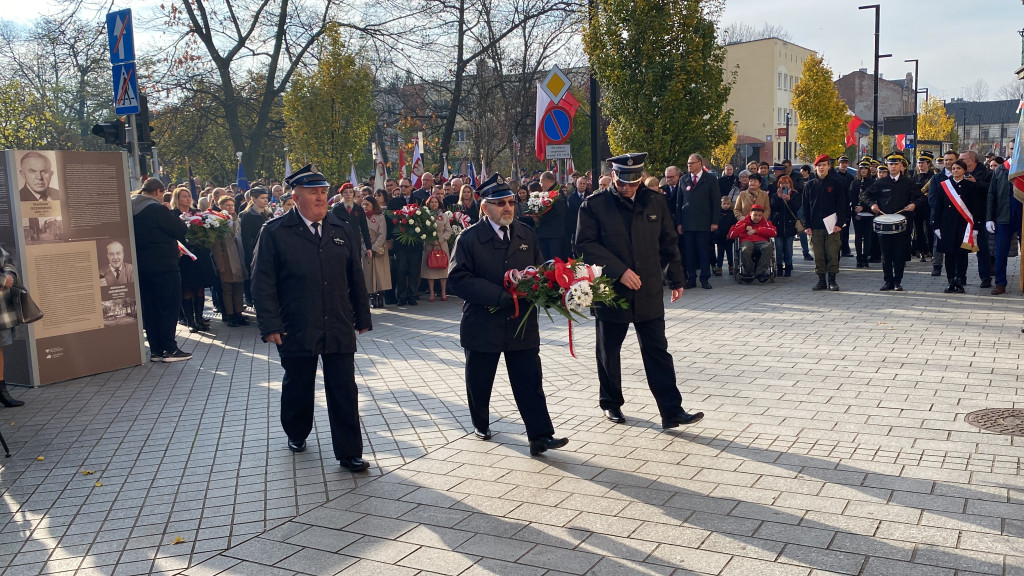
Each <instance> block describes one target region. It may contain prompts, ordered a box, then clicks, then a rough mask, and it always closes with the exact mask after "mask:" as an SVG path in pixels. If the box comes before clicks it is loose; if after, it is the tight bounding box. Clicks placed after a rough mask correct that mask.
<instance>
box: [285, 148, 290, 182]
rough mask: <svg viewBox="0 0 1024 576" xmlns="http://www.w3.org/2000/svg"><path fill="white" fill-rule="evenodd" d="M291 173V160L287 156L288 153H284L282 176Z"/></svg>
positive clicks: (287, 175)
mask: <svg viewBox="0 0 1024 576" xmlns="http://www.w3.org/2000/svg"><path fill="white" fill-rule="evenodd" d="M291 175H292V161H291V159H290V158H288V153H287V152H285V153H284V177H285V178H287V177H289V176H291Z"/></svg>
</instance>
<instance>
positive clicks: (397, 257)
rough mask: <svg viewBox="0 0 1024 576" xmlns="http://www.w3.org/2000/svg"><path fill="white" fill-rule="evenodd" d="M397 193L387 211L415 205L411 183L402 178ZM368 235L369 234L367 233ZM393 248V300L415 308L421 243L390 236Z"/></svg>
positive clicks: (421, 259) (393, 232) (401, 304)
mask: <svg viewBox="0 0 1024 576" xmlns="http://www.w3.org/2000/svg"><path fill="white" fill-rule="evenodd" d="M397 190H398V193H396V194H395V197H394V198H392V199H390V200H388V205H387V209H388V210H400V209H401V208H402V207H403V206H405V205H407V204H415V203H416V200H415V199H414V198H413V197H412V181H411V180H409V179H408V178H402V179H401V180H399V183H398V189H397ZM397 230H398V229H397V228H393V229H392V230H391V234H392V235H394V234H396V233H397ZM367 234H369V232H367ZM391 240H393V241H394V242H393V247H392V249H391V256H392V259H393V260H392V261H393V265H392V267H391V278H392V279H393V284H394V290H395V300H396V301H397V302H398V305H399V306H416V305H417V304H418V302H417V300H418V299H419V291H420V290H419V289H420V267H421V264H422V263H423V243H422V242H416V243H413V244H405V243H403V242H398V241H397V237H395V236H392V238H391Z"/></svg>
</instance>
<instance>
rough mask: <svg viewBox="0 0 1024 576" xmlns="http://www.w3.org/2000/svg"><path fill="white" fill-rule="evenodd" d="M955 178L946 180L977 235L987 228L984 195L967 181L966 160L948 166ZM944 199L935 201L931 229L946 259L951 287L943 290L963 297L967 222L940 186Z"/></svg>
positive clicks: (941, 196)
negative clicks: (958, 198)
mask: <svg viewBox="0 0 1024 576" xmlns="http://www.w3.org/2000/svg"><path fill="white" fill-rule="evenodd" d="M947 168H949V171H950V172H951V173H952V177H950V178H949V180H947V182H949V183H950V184H952V185H953V190H955V191H956V194H957V195H959V196H960V199H961V200H962V201H963V203H964V205H965V206H966V208H967V210H968V211H969V212H970V213H971V216H972V220H974V222H973V223H972V224H973V225H974V230H975V233H977V231H978V230H980V229H981V226H984V225H985V217H984V215H985V192H986V191H979V190H978V185H977V183H975V182H972V181H970V180H968V179H966V178H965V177H964V176H965V175H966V174H967V163H966V162H964V161H963V160H957V161H956V162H953V164H952V166H947ZM939 190H940V191H941V192H942V193H941V195H940V196H939V197H938V198H936V199H935V208H934V209H933V210H932V217H931V220H932V229H933V230H935V241H936V243H937V244H936V246H937V247H938V250H939V252H941V253H943V254H945V255H946V258H945V260H946V280H947V281H948V284H947V285H946V289H945V290H943V292H945V293H946V294H953V293H958V294H963V293H964V292H965V290H964V283H966V282H967V255H968V254H970V251H969V250H968V249H967V248H964V247H963V244H964V236H965V235H966V232H967V220H966V219H964V217H963V216H962V215H961V214H960V210H959V209H957V204H956V203H955V202H954V201H953V199H951V198H950V195H949V194H947V193H946V191H945V189H944V188H943V187H942V186H940V187H939Z"/></svg>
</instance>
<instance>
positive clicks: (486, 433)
mask: <svg viewBox="0 0 1024 576" xmlns="http://www.w3.org/2000/svg"><path fill="white" fill-rule="evenodd" d="M473 435H474V436H476V437H477V438H479V439H481V440H490V439H491V429H490V428H488V429H487V430H481V429H479V428H473Z"/></svg>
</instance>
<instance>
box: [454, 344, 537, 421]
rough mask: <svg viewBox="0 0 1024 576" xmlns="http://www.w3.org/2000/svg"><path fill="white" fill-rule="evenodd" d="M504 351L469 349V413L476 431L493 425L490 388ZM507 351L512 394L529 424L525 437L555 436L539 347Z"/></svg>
mask: <svg viewBox="0 0 1024 576" xmlns="http://www.w3.org/2000/svg"><path fill="white" fill-rule="evenodd" d="M501 354H502V353H501V352H476V351H473V350H466V396H467V400H468V404H469V415H470V417H471V418H472V419H473V427H474V428H476V429H477V430H481V431H485V430H487V429H489V428H490V422H491V421H490V405H491V389H492V388H493V387H494V374H495V373H496V372H497V370H498V359H499V358H501ZM504 354H505V367H506V368H507V369H508V380H509V383H510V384H511V385H512V396H513V397H514V398H515V400H516V407H517V408H518V409H519V415H520V416H522V418H523V423H524V424H526V437H527V438H528V439H529V440H531V441H532V440H537V439H539V438H544V437H549V436H552V435H554V433H555V429H554V427H553V426H552V425H551V416H550V415H549V414H548V404H547V399H545V397H544V387H543V385H542V384H541V382H542V375H541V367H540V349H539V348H533V349H531V350H516V351H514V352H505V353H504Z"/></svg>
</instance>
